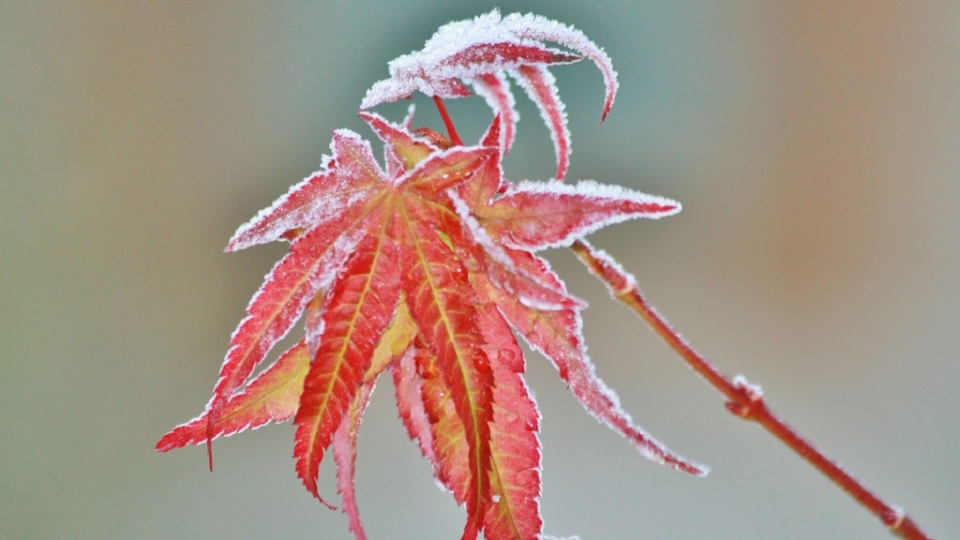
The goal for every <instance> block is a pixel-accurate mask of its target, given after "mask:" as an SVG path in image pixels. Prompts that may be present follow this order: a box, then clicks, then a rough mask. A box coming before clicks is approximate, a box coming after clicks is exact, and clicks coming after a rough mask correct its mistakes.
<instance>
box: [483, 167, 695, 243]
mask: <svg viewBox="0 0 960 540" xmlns="http://www.w3.org/2000/svg"><path fill="white" fill-rule="evenodd" d="M679 211H680V203H678V202H676V201H672V200H670V199H666V198H664V197H658V196H656V195H648V194H646V193H641V192H639V191H633V190H630V189H626V188H623V187H620V186H613V185H606V184H600V183H597V182H594V181H591V180H582V181H580V182H577V183H576V184H575V185H568V184H563V183H561V182H530V181H522V182H520V183H518V184H517V185H515V186H511V187H509V188H508V189H507V191H506V193H505V194H504V195H503V196H502V197H500V198H499V199H497V200H496V201H494V202H493V204H491V205H489V206H487V207H482V208H479V209H478V210H477V214H478V218H479V219H480V222H481V223H482V224H483V226H484V227H485V228H486V230H487V231H489V232H490V234H491V235H492V236H493V237H494V238H496V239H498V240H501V241H503V242H504V243H505V244H507V245H510V246H511V247H516V248H521V249H529V250H540V249H545V248H551V247H560V246H568V245H570V244H571V243H572V242H573V241H575V240H577V239H580V238H582V237H584V236H586V235H587V234H590V233H591V232H593V231H596V230H597V229H600V228H602V227H606V226H607V225H611V224H614V223H619V222H622V221H626V220H628V219H636V218H649V219H657V218H661V217H665V216H669V215H672V214H675V213H677V212H679Z"/></svg>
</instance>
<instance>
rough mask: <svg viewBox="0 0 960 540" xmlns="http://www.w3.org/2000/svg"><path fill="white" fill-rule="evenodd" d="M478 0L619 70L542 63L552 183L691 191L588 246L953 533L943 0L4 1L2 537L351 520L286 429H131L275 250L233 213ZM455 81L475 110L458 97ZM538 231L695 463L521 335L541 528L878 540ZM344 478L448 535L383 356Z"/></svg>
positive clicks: (640, 402) (942, 533)
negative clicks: (532, 19) (615, 79)
mask: <svg viewBox="0 0 960 540" xmlns="http://www.w3.org/2000/svg"><path fill="white" fill-rule="evenodd" d="M494 5H499V7H500V8H501V9H502V11H503V12H504V13H510V12H514V11H523V12H531V11H532V12H536V13H541V14H543V15H546V16H548V17H550V18H554V19H558V20H560V21H563V22H566V23H569V24H573V25H575V26H577V27H578V28H580V29H581V30H583V31H584V32H585V33H586V35H587V36H589V37H590V38H592V39H593V40H595V41H596V42H597V43H599V44H600V45H601V46H603V47H605V48H606V50H607V52H608V53H609V54H610V56H611V57H612V58H613V61H614V65H615V67H616V68H617V69H618V71H619V73H620V79H619V80H620V93H619V95H618V96H617V101H616V105H615V106H614V108H613V111H612V113H611V115H610V117H609V119H608V120H607V121H606V122H605V123H604V124H603V125H600V124H599V122H598V121H599V117H600V111H601V103H602V95H603V91H602V79H601V77H600V74H599V72H598V71H597V70H596V68H595V67H594V66H592V65H591V64H589V63H580V64H577V65H573V66H562V67H557V68H555V69H554V70H553V72H554V74H555V75H556V76H557V78H558V79H559V84H560V92H561V96H562V97H563V99H564V100H565V101H566V103H567V110H568V112H569V116H570V127H571V130H572V132H573V149H574V152H573V160H572V168H571V171H570V174H569V178H571V179H577V178H591V179H596V180H599V181H602V182H608V183H616V184H622V185H625V186H629V187H632V188H635V189H641V190H643V191H647V192H651V193H656V194H660V195H664V196H668V197H672V198H675V199H678V200H680V201H682V203H683V205H684V210H683V212H682V213H681V214H679V215H678V216H675V217H671V218H669V219H665V220H663V221H660V222H632V223H626V224H622V225H618V226H616V227H613V228H611V229H609V230H606V231H603V232H602V233H598V234H596V235H594V236H593V237H592V240H593V242H594V243H595V244H597V245H598V246H600V247H602V248H604V249H606V250H607V251H609V252H610V253H612V254H614V255H615V256H617V257H618V258H619V259H620V260H621V262H622V263H623V264H624V265H625V266H626V267H627V268H628V269H630V270H631V271H633V272H634V273H635V274H637V276H638V279H639V280H640V283H641V284H642V285H643V287H644V288H645V291H646V292H647V294H648V296H649V297H650V298H651V300H652V301H653V302H654V303H655V304H657V305H658V307H659V308H660V310H661V311H662V312H663V313H664V314H666V316H667V317H668V318H670V319H671V321H672V322H673V323H674V324H675V325H676V326H677V327H678V328H679V329H680V330H681V331H682V332H683V333H684V335H686V336H687V337H688V338H690V339H691V340H692V341H693V342H694V343H695V344H696V345H697V347H698V348H699V349H700V350H701V351H702V352H704V353H705V354H706V355H707V356H708V357H709V358H711V359H713V360H714V361H715V362H716V363H717V364H718V365H719V366H720V367H721V368H722V369H723V370H724V371H726V372H727V373H729V374H730V375H733V374H737V373H743V374H745V375H747V376H748V377H749V378H750V380H751V381H753V382H755V383H758V384H762V385H763V387H764V389H765V390H766V392H767V396H768V398H769V402H770V403H771V404H772V406H773V408H774V409H775V410H776V411H778V412H779V413H781V414H782V415H783V416H784V417H786V418H787V419H788V420H789V421H790V422H791V423H792V424H793V425H795V426H796V427H797V428H798V429H799V430H800V431H801V432H803V433H805V434H806V435H808V436H809V437H811V438H812V439H813V440H814V441H816V442H817V443H819V444H820V445H822V446H823V447H824V448H826V449H827V451H828V453H830V454H831V455H833V456H835V457H836V458H838V459H839V460H841V461H842V462H843V463H845V464H846V465H847V466H848V467H849V468H850V469H852V470H853V471H854V472H855V473H856V474H858V475H859V476H861V477H862V478H864V479H865V480H866V482H867V484H868V485H870V486H872V487H873V488H875V489H876V490H877V491H878V492H879V493H881V494H883V496H884V497H887V498H889V499H890V500H892V501H896V502H898V503H900V504H902V505H904V506H905V507H906V508H907V510H908V511H909V512H910V513H911V514H912V515H913V516H914V517H915V518H916V519H917V520H918V521H919V523H921V524H922V525H923V526H924V527H925V528H926V529H927V530H928V532H930V533H931V534H933V535H935V536H937V537H939V538H951V537H957V536H958V535H960V512H958V511H957V509H958V508H960V498H958V496H957V493H958V491H957V485H960V452H958V450H957V448H958V444H960V423H958V418H960V391H958V390H960V360H958V356H960V331H958V322H960V281H958V279H957V276H958V275H960V217H958V214H957V210H956V208H957V205H958V204H960V182H958V179H960V94H958V88H960V3H957V2H948V1H942V2H932V1H931V2H907V1H903V2H894V1H891V2H886V1H883V2H862V1H851V0H831V1H814V2H811V1H799V0H793V1H788V0H783V1H777V2H719V1H702V2H672V1H663V0H661V1H652V0H650V1H643V0H630V1H625V0H594V1H593V2H590V3H589V4H588V3H586V2H550V1H545V0H544V1H513V0H503V1H499V2H487V1H477V2H439V1H429V0H417V1H407V2H402V3H401V2H383V1H381V2H374V1H367V0H355V1H352V2H345V1H324V2H283V3H268V2H246V1H243V2H225V1H218V2H204V3H193V2H136V1H131V2H105V1H92V2H48V1H35V2H4V3H3V5H2V7H0V538H4V539H7V538H9V539H88V538H116V539H134V538H136V539H141V538H142V539H166V538H171V539H172V538H244V539H246V538H250V539H259V538H289V539H295V538H304V539H307V538H324V539H346V538H351V537H352V536H351V535H350V533H349V532H348V531H347V525H346V519H345V518H344V516H343V515H342V514H340V513H339V512H330V511H328V510H326V509H325V508H323V507H321V506H320V505H318V504H316V502H315V501H314V500H312V499H311V497H310V496H309V495H308V494H307V493H306V491H305V490H304V489H303V488H302V487H301V486H300V484H299V481H298V480H297V478H296V475H295V473H294V471H293V461H292V459H291V458H290V455H291V452H292V435H293V430H292V428H291V426H290V425H282V426H270V427H267V428H264V429H261V430H258V431H255V432H251V433H246V434H244V435H243V436H240V437H234V438H229V439H226V440H222V441H220V442H218V443H217V444H216V445H215V450H216V472H215V473H214V474H212V475H211V474H210V473H209V472H208V471H207V468H206V466H207V464H206V457H205V455H204V450H203V448H193V447H191V448H188V449H184V450H179V451H176V452H172V453H170V454H158V453H156V452H154V450H153V445H154V444H155V442H156V440H157V439H158V438H159V437H160V436H161V435H163V434H164V433H165V432H167V431H168V430H169V429H170V428H172V427H173V426H174V425H176V424H179V423H181V422H184V421H186V420H188V419H190V418H193V417H194V416H196V415H197V414H199V413H200V411H201V410H202V409H203V407H204V405H205V404H206V403H207V400H208V398H209V392H210V390H211V388H212V387H213V384H214V382H215V379H216V374H217V371H218V368H219V366H220V363H221V361H222V359H223V355H224V353H225V351H226V346H227V342H228V339H229V336H230V333H231V332H232V330H233V328H234V327H235V325H236V324H237V323H238V322H239V320H240V319H241V317H242V315H243V310H244V307H245V305H246V303H247V301H248V299H249V297H250V296H251V295H252V293H253V292H254V291H255V290H256V289H257V287H258V286H259V284H260V281H261V279H262V276H263V274H264V273H265V272H266V271H267V270H269V268H270V267H271V266H272V264H273V261H275V260H276V259H277V258H278V257H279V256H280V255H281V254H282V253H283V252H284V249H285V247H284V246H283V245H279V244H278V245H271V246H265V247H258V248H255V249H252V250H249V251H245V252H241V253H238V254H233V255H225V254H223V253H222V249H223V246H224V245H225V243H226V240H227V239H228V238H229V237H230V235H231V234H232V232H233V231H234V230H235V228H236V227H237V226H238V225H240V224H241V223H243V222H245V221H246V220H247V219H248V218H249V217H251V216H252V215H253V214H254V213H255V212H256V211H257V210H258V209H260V208H262V207H264V206H267V205H268V204H269V203H270V202H271V201H272V200H273V199H274V198H276V197H277V196H278V195H280V194H282V193H284V192H285V191H286V190H287V188H288V186H289V185H291V184H293V183H295V182H297V181H299V180H300V179H301V178H303V177H304V176H306V175H308V174H309V173H310V172H311V171H314V170H316V169H317V168H318V165H319V163H320V160H321V155H322V154H323V153H325V152H327V151H328V144H329V139H330V131H331V130H332V129H335V128H340V127H347V128H351V129H354V130H356V131H358V132H361V133H363V134H364V136H366V137H369V136H371V135H372V134H371V133H369V131H367V130H366V128H365V127H364V126H363V124H362V123H361V122H360V121H359V120H358V119H357V118H356V113H357V109H358V106H359V103H360V100H361V98H362V97H363V95H364V92H365V91H366V89H367V88H368V87H369V86H370V85H371V84H372V83H373V82H374V81H376V80H379V79H382V78H384V77H386V76H387V69H386V63H387V62H388V61H389V60H390V59H392V58H394V57H396V56H398V55H400V54H403V53H407V52H409V51H411V50H414V49H418V48H420V47H421V46H422V44H423V42H424V40H426V39H427V38H428V37H429V36H430V35H431V34H432V33H433V31H434V30H435V29H436V28H437V27H438V26H439V25H441V24H443V23H445V22H447V21H450V20H457V19H463V18H467V17H472V16H474V15H478V14H480V13H484V12H486V11H489V10H490V9H491V8H492V7H493V6H494ZM518 102H519V109H520V113H521V115H522V116H523V121H522V122H521V124H520V139H519V142H518V144H517V146H516V147H515V150H514V153H513V154H511V155H510V156H509V157H508V160H507V162H506V165H505V167H506V171H507V174H508V176H509V177H511V178H513V179H522V178H533V179H538V178H545V177H548V176H550V175H551V174H552V171H553V170H554V169H553V168H554V156H553V150H552V146H551V145H550V143H549V139H548V137H547V134H546V130H545V128H544V127H543V125H542V122H541V121H540V119H539V115H538V113H537V111H536V109H535V108H534V107H533V106H532V105H531V104H530V102H529V100H527V99H526V97H525V96H523V95H520V94H518ZM417 103H418V105H420V109H419V110H420V114H419V117H418V118H419V121H420V123H421V124H424V125H428V126H432V127H434V128H436V129H440V124H439V123H438V121H437V116H436V115H435V114H434V112H433V110H432V108H431V107H429V103H428V102H427V101H426V100H424V99H422V98H421V99H418V100H417ZM406 106H407V105H406V104H393V105H386V106H381V107H379V108H377V111H378V112H381V113H382V114H385V115H387V116H389V117H391V118H393V119H395V120H399V119H400V118H402V115H403V113H404V111H405V109H406ZM450 106H451V109H452V113H453V115H454V116H455V117H456V118H457V119H458V124H460V125H462V127H461V130H462V131H463V132H464V133H463V134H464V135H465V138H466V139H468V140H470V139H473V138H475V137H477V136H478V135H479V133H480V131H481V129H482V127H483V125H484V124H485V122H486V121H487V114H488V113H487V112H486V111H485V109H484V106H483V105H482V103H481V102H480V100H479V99H477V98H475V99H472V100H460V101H458V102H453V103H450ZM549 258H550V259H551V261H552V262H553V264H554V267H555V269H556V270H557V271H558V272H559V273H560V274H561V275H563V276H564V277H565V278H566V279H567V282H568V284H569V286H570V288H571V289H572V290H573V292H575V293H576V294H577V295H579V296H581V297H582V298H585V299H586V300H588V301H589V302H590V304H591V308H590V309H588V310H587V311H586V312H585V327H586V328H585V333H586V335H587V341H588V343H589V344H590V346H591V349H590V352H591V356H592V358H593V360H594V361H595V363H596V364H597V369H598V371H599V373H600V375H601V376H602V377H604V378H605V380H607V381H608V383H610V385H611V386H613V387H614V388H615V389H616V390H617V391H618V393H619V395H620V396H621V399H622V401H623V403H624V405H625V407H626V408H627V409H628V410H629V411H631V413H632V414H633V416H634V418H635V419H636V420H637V421H638V422H640V423H641V424H642V425H644V426H645V427H646V428H647V429H649V430H650V431H651V432H652V433H654V434H655V435H657V436H658V437H660V438H661V439H662V440H664V441H665V442H666V443H667V444H668V445H669V446H671V447H672V448H673V449H675V450H677V451H679V452H681V453H683V454H685V455H687V456H689V457H691V458H695V459H697V460H700V461H702V462H705V463H707V464H709V465H711V466H712V468H713V471H712V473H711V474H710V475H709V476H708V477H706V478H703V479H698V478H691V477H688V476H685V475H683V474H682V473H678V472H675V471H672V470H666V469H663V468H661V467H658V466H656V465H653V464H651V463H649V462H647V461H646V460H644V459H642V458H641V457H640V456H639V455H638V454H637V453H636V451H635V450H633V448H632V447H631V446H630V445H629V444H628V443H627V442H626V441H625V440H623V439H622V438H621V437H619V436H618V435H616V434H615V433H613V432H611V431H610V430H608V429H606V428H605V427H603V426H601V425H599V424H597V422H596V421H594V420H593V419H592V418H591V417H589V416H588V415H587V414H586V413H585V412H584V411H583V409H582V408H581V407H580V406H579V404H578V403H577V402H576V401H575V399H574V398H573V397H572V395H570V393H569V392H568V391H567V390H566V389H565V387H564V385H563V383H562V382H560V380H559V378H558V377H557V375H556V373H555V372H554V371H553V370H552V368H551V367H550V366H549V365H548V364H547V362H546V361H545V360H544V359H542V358H540V357H538V356H535V355H534V356H531V357H530V359H529V377H528V379H529V383H530V385H531V386H532V388H533V389H534V391H535V392H536V396H537V399H538V401H539V404H540V406H541V408H542V413H543V417H544V418H543V433H542V441H543V446H544V463H543V466H544V488H543V497H542V508H543V514H544V518H545V521H546V533H547V534H551V535H558V536H568V535H573V534H579V535H580V537H581V538H582V539H583V540H600V539H606V540H616V539H623V540H628V539H636V538H670V539H702V538H710V539H725V538H731V539H733V538H736V539H767V538H779V539H807V538H878V539H879V538H888V537H889V535H888V534H887V533H886V532H885V531H884V530H883V528H882V527H881V526H880V524H879V522H878V521H876V520H875V519H874V518H873V517H871V516H870V515H868V514H867V513H866V512H865V511H864V510H862V509H861V508H860V507H859V506H857V505H856V504H855V503H854V502H852V501H851V500H850V499H848V498H847V497H846V496H845V495H844V494H842V493H841V492H840V491H839V490H838V489H836V488H835V487H834V486H833V485H832V484H830V483H829V482H828V481H827V480H825V479H824V478H822V477H821V476H819V475H818V474H817V473H816V472H815V471H814V470H813V469H812V468H810V467H809V466H808V465H806V464H805V463H804V462H802V461H800V460H799V459H798V458H797V457H795V456H794V455H793V454H792V453H791V452H789V451H788V450H787V449H786V448H785V447H783V446H782V445H781V444H780V443H779V442H777V441H775V440H774V439H773V438H772V437H770V436H768V435H767V434H766V433H765V432H763V431H762V430H760V429H759V428H757V427H756V426H753V425H749V424H746V423H744V422H741V421H739V420H737V419H735V418H734V417H732V416H731V415H730V414H729V413H727V412H726V411H725V409H724V408H723V404H722V401H721V400H720V399H719V397H718V395H717V394H716V393H715V392H714V391H713V390H711V389H710V388H708V387H707V386H705V385H704V384H703V383H702V382H701V381H699V380H698V379H697V378H696V377H695V376H694V375H693V374H692V373H691V372H690V371H689V370H688V369H687V368H685V367H684V366H683V365H682V364H681V362H680V361H679V360H678V358H677V357H675V355H673V354H672V353H671V352H670V351H669V350H667V348H666V347H665V346H663V345H662V344H661V343H659V342H658V341H657V339H656V338H655V337H654V336H653V334H652V333H651V332H648V331H646V330H644V329H643V327H642V324H641V322H640V321H639V319H637V318H636V317H634V316H633V315H632V314H631V313H630V312H628V311H627V310H626V309H625V308H623V307H622V306H620V305H618V304H616V303H615V302H613V301H612V300H610V299H609V298H608V297H607V294H606V291H605V289H604V288H603V287H602V286H601V285H600V284H599V283H597V282H595V281H594V280H593V279H592V278H590V277H589V276H588V275H587V273H586V271H585V270H584V269H583V268H582V267H581V266H580V265H579V264H578V263H577V262H576V261H575V259H574V258H573V257H572V255H571V254H570V253H568V252H563V251H558V252H556V253H550V254H549ZM321 474H322V478H323V484H322V492H323V493H324V494H326V495H327V496H329V497H331V498H336V497H335V488H334V486H333V484H332V482H331V477H332V468H331V467H329V465H328V466H327V467H326V468H325V469H324V470H323V471H322V473H321ZM358 490H359V503H360V508H361V512H362V515H363V516H364V521H365V524H366V527H367V532H368V533H369V536H370V538H371V539H377V538H380V539H383V538H458V537H459V534H460V531H461V527H462V523H463V512H462V509H459V508H456V507H455V505H454V503H453V501H452V498H451V497H450V496H449V495H447V494H445V493H441V492H440V491H439V490H438V489H436V487H435V486H434V483H433V480H432V478H431V475H430V468H429V466H428V464H427V463H426V461H425V460H423V459H422V458H421V457H420V456H419V453H418V451H417V449H416V447H415V446H414V445H413V444H411V443H410V442H409V441H407V440H406V437H405V435H404V433H403V430H402V427H401V424H400V422H399V420H397V418H396V409H395V407H394V405H393V403H392V388H391V386H390V384H389V382H385V383H383V384H382V385H381V388H380V390H379V391H378V392H377V393H376V394H375V395H374V399H373V403H372V405H371V407H370V409H369V411H368V413H367V416H366V418H365V421H364V424H363V429H362V431H361V436H360V450H359V462H358Z"/></svg>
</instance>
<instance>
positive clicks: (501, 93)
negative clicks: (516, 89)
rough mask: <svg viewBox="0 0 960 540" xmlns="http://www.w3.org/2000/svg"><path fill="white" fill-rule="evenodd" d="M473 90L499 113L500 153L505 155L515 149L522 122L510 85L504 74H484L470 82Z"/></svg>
mask: <svg viewBox="0 0 960 540" xmlns="http://www.w3.org/2000/svg"><path fill="white" fill-rule="evenodd" d="M470 82H471V83H472V85H473V90H474V91H475V92H476V93H477V94H478V95H479V96H481V97H483V99H485V100H486V101H487V105H489V106H490V108H491V109H493V110H494V111H496V112H497V114H498V115H499V118H500V153H501V154H505V153H507V152H509V151H510V148H512V147H513V139H514V136H515V134H516V130H517V122H519V121H520V113H518V112H517V110H516V100H514V98H513V92H511V91H510V83H509V82H508V81H507V78H506V77H504V76H503V73H501V72H496V73H484V74H482V75H479V76H477V77H476V78H474V79H472V80H471V81H470Z"/></svg>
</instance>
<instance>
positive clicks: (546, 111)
mask: <svg viewBox="0 0 960 540" xmlns="http://www.w3.org/2000/svg"><path fill="white" fill-rule="evenodd" d="M532 69H533V70H535V73H536V75H535V76H537V77H539V79H540V80H539V81H536V80H534V79H532V78H531V77H529V76H528V75H526V74H524V73H523V72H520V71H518V70H515V69H511V70H509V72H510V75H511V76H512V77H513V78H514V79H516V80H517V83H518V84H520V86H521V87H522V88H523V89H524V90H525V91H526V92H527V95H528V96H529V97H530V99H531V100H532V101H533V102H534V103H536V104H537V108H538V109H540V117H541V118H543V122H544V123H545V124H547V129H548V130H549V131H550V139H551V140H553V151H554V153H555V154H556V155H557V180H563V177H564V176H566V172H567V166H568V165H569V163H570V152H571V151H572V150H571V148H570V130H569V129H567V111H566V105H564V103H563V102H562V101H560V95H559V94H558V93H557V79H556V78H554V76H553V74H551V73H550V72H549V71H547V69H546V68H543V67H534V68H532ZM537 82H539V83H541V84H542V85H543V86H544V87H545V89H546V91H547V93H548V95H547V96H541V95H540V93H539V92H538V91H537ZM554 115H556V118H554Z"/></svg>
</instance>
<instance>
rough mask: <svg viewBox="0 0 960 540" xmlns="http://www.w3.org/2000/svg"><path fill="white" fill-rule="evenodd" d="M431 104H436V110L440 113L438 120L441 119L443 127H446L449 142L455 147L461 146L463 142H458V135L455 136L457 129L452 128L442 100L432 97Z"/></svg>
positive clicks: (451, 122) (451, 121)
mask: <svg viewBox="0 0 960 540" xmlns="http://www.w3.org/2000/svg"><path fill="white" fill-rule="evenodd" d="M433 102H434V103H436V104H437V110H439V111H440V118H442V119H443V125H445V126H446V127H447V134H448V135H450V142H452V143H453V144H454V145H455V146H463V141H462V140H460V135H457V128H455V127H453V120H451V119H450V115H449V114H447V107H446V106H445V105H444V104H443V100H442V99H440V98H439V97H438V96H433Z"/></svg>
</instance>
